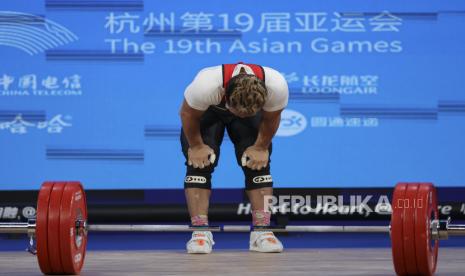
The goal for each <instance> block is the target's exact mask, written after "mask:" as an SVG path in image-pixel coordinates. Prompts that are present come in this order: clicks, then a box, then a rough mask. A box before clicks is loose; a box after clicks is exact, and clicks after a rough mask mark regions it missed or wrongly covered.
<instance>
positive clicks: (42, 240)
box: [36, 182, 53, 274]
mask: <svg viewBox="0 0 465 276" xmlns="http://www.w3.org/2000/svg"><path fill="white" fill-rule="evenodd" d="M52 188H53V182H44V184H42V187H41V188H40V191H39V196H38V198H37V216H36V246H37V260H38V262H39V267H40V271H42V273H43V274H50V273H52V268H51V266H50V260H49V257H48V242H47V240H48V239H47V237H48V235H47V231H48V230H47V229H48V228H47V227H48V204H49V201H50V193H51V192H52Z"/></svg>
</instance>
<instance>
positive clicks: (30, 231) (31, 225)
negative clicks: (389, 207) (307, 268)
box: [0, 219, 465, 240]
mask: <svg viewBox="0 0 465 276" xmlns="http://www.w3.org/2000/svg"><path fill="white" fill-rule="evenodd" d="M79 223H85V222H77V225H78V226H76V228H77V229H79ZM35 228H36V223H35V220H33V219H31V220H29V221H28V222H3V223H0V234H27V235H29V236H31V235H32V236H34V235H35ZM84 229H85V230H86V231H88V232H192V231H211V232H251V231H271V232H278V233H292V232H300V233H390V232H391V229H390V226H371V225H370V226H368V225H287V226H283V227H255V228H254V227H253V226H251V225H218V226H215V225H211V226H206V227H192V226H190V225H180V224H91V225H87V226H85V227H84ZM431 232H432V233H433V239H435V240H436V239H437V240H445V239H447V238H448V236H465V224H451V223H450V220H434V221H432V222H431Z"/></svg>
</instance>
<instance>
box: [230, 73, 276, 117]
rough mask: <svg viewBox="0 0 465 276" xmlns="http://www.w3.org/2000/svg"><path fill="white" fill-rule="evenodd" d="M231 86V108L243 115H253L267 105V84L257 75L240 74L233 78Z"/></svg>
mask: <svg viewBox="0 0 465 276" xmlns="http://www.w3.org/2000/svg"><path fill="white" fill-rule="evenodd" d="M230 82H232V83H231V84H232V85H230V86H229V88H230V91H228V92H229V93H228V94H229V99H228V100H229V101H228V104H229V106H230V107H232V108H234V109H235V110H237V111H238V112H239V113H242V114H250V115H253V114H255V113H257V112H258V111H260V110H261V109H262V108H263V105H264V104H265V101H266V97H267V93H268V92H267V90H266V86H265V83H264V82H263V81H262V80H261V79H259V78H257V76H255V75H248V74H239V75H236V76H235V77H233V78H232V79H231V80H230Z"/></svg>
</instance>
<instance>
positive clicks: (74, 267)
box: [60, 182, 87, 274]
mask: <svg viewBox="0 0 465 276" xmlns="http://www.w3.org/2000/svg"><path fill="white" fill-rule="evenodd" d="M78 220H80V221H83V222H87V205H86V195H85V193H84V189H83V188H82V185H81V183H79V182H68V184H66V187H65V189H64V191H63V198H62V199H61V214H60V246H61V262H62V264H63V272H64V273H66V274H79V272H80V271H81V268H82V266H83V264H84V258H85V255H86V245H87V233H86V231H84V229H83V228H81V229H77V227H76V221H78Z"/></svg>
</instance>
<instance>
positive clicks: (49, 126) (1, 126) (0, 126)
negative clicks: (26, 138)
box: [0, 114, 73, 134]
mask: <svg viewBox="0 0 465 276" xmlns="http://www.w3.org/2000/svg"><path fill="white" fill-rule="evenodd" d="M65 119H66V120H71V117H70V116H64V115H63V114H58V115H56V116H55V117H53V118H52V119H50V120H49V121H43V122H38V123H37V124H34V123H31V122H28V121H26V120H24V118H23V115H22V114H18V115H16V117H15V119H14V120H13V121H10V122H0V130H9V131H10V132H11V133H12V134H26V133H28V128H36V129H40V130H42V129H46V130H47V132H48V133H50V134H57V133H62V132H63V129H64V128H65V127H71V126H73V125H72V124H71V123H69V122H66V121H65Z"/></svg>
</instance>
